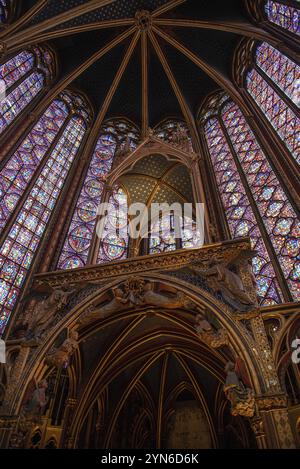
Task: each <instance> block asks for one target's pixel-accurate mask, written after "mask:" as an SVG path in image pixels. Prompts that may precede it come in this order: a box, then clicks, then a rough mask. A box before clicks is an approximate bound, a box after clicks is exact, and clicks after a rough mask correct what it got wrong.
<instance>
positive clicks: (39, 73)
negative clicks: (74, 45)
mask: <svg viewBox="0 0 300 469" xmlns="http://www.w3.org/2000/svg"><path fill="white" fill-rule="evenodd" d="M54 73H55V61H54V58H53V54H52V53H51V52H50V50H48V49H46V48H44V47H43V48H42V47H32V48H30V49H28V50H27V49H26V50H24V51H22V52H20V53H19V54H17V55H15V56H14V57H12V58H11V59H9V60H8V61H6V62H5V63H3V64H2V65H0V80H1V82H0V83H1V90H2V93H1V102H0V134H2V133H3V132H4V130H6V129H7V127H8V126H9V125H10V124H11V123H12V122H13V121H14V119H15V118H16V117H17V116H18V115H19V114H20V113H21V112H22V111H23V110H25V109H26V108H27V107H28V105H29V104H30V103H31V102H32V100H33V99H34V98H35V97H36V96H37V95H39V94H40V93H41V91H42V90H43V88H44V87H45V85H46V83H47V82H49V81H51V80H52V79H53V76H54Z"/></svg>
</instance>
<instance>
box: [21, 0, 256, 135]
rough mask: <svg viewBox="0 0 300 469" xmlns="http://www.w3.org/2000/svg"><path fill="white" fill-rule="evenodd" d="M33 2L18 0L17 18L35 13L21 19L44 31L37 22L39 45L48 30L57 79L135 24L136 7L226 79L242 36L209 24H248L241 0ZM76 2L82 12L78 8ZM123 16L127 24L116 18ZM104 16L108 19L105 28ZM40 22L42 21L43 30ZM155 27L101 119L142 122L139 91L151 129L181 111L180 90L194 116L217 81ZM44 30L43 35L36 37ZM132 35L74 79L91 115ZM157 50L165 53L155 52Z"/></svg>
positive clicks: (131, 60)
mask: <svg viewBox="0 0 300 469" xmlns="http://www.w3.org/2000/svg"><path fill="white" fill-rule="evenodd" d="M38 3H39V2H38V0H24V1H22V2H20V5H19V7H18V8H19V11H18V16H19V17H21V16H22V15H29V13H30V12H31V11H35V14H34V15H33V16H31V17H28V20H27V22H26V23H25V25H22V31H26V29H28V28H29V30H30V28H31V30H33V29H32V28H36V27H37V26H38V27H40V28H41V32H40V33H39V28H38V29H37V30H35V32H34V34H33V38H34V40H35V41H36V42H37V43H40V42H43V41H44V37H45V33H46V36H47V35H48V33H50V36H51V37H50V38H49V37H47V38H46V39H47V41H46V42H48V43H49V44H51V45H52V46H53V47H54V49H55V50H56V51H57V54H58V58H59V64H60V75H59V79H61V78H63V77H64V76H65V75H66V74H68V73H71V72H72V71H73V70H76V69H78V67H79V66H80V65H81V64H82V63H84V62H85V61H86V60H87V59H88V58H89V57H91V55H92V54H94V53H95V52H97V51H98V50H99V49H101V48H102V47H103V46H105V45H106V44H108V43H109V42H110V41H111V40H113V39H114V38H116V37H117V36H118V35H119V34H121V33H122V32H124V31H126V30H127V29H129V28H132V27H133V26H135V25H136V24H137V23H136V20H135V16H136V13H137V12H138V11H141V10H146V11H148V12H149V13H150V15H154V18H155V23H154V26H155V28H159V29H160V30H161V31H163V32H164V33H166V34H167V35H168V36H169V37H171V38H174V39H176V40H177V41H178V42H179V43H180V44H182V45H183V46H184V47H185V48H186V49H187V50H188V51H191V52H192V53H193V54H195V55H196V56H197V57H199V58H201V59H202V60H203V61H204V62H205V63H206V64H207V65H208V66H209V67H213V68H214V69H215V70H216V71H217V72H219V73H220V74H221V75H223V76H224V77H227V78H231V68H232V61H233V56H234V51H235V49H236V47H237V45H238V44H239V41H240V40H241V38H242V36H241V35H239V34H237V33H233V32H227V31H224V30H218V29H216V28H215V27H214V24H215V23H216V22H221V23H222V22H223V23H226V22H231V23H232V22H234V23H239V24H245V23H247V24H249V22H250V19H249V18H248V16H247V12H246V9H245V7H244V2H243V1H242V0H226V1H220V0H185V1H184V0H182V1H176V0H114V1H112V0H110V1H104V0H98V2H97V1H95V0H64V1H58V0H48V2H45V5H44V6H43V8H40V9H39V8H37V5H38ZM90 5H92V6H91V8H88V10H90V11H86V10H84V8H85V7H87V6H88V7H89V6H90ZM78 7H79V8H81V9H82V8H83V10H78ZM78 11H79V12H78ZM49 19H51V23H50V25H49V24H47V20H49ZM57 19H59V21H58V22H57ZM127 19H129V20H131V22H130V21H129V22H128V23H122V21H120V20H127ZM157 20H158V22H157ZM168 20H169V21H168ZM178 20H185V21H189V20H192V21H194V22H195V21H200V22H203V21H204V22H206V23H209V24H211V27H209V28H208V29H206V27H205V29H203V27H199V25H197V24H195V23H193V24H191V23H190V24H185V25H179V24H178ZM176 21H177V24H176ZM45 22H46V23H45ZM103 22H106V25H105V28H103ZM150 22H151V20H150ZM45 24H47V26H46V29H45ZM74 28H77V29H76V30H74ZM137 28H138V27H137ZM155 28H153V18H152V27H150V29H149V28H148V29H147V28H146V30H147V35H146V37H147V42H146V46H145V48H144V49H143V48H142V39H141V37H140V38H139V40H138V42H137V44H136V46H135V49H134V50H133V52H132V54H131V56H130V58H129V61H128V64H127V66H126V68H125V70H124V72H123V74H122V77H121V79H120V82H119V84H118V86H117V88H116V90H115V92H114V94H113V96H112V98H111V100H110V103H109V105H108V110H107V113H106V116H105V118H111V117H116V116H120V115H122V116H124V117H127V118H129V119H131V120H132V121H134V122H135V123H136V124H137V125H139V126H141V125H142V120H143V112H146V111H145V107H144V103H145V97H144V99H143V90H144V93H145V92H146V94H147V101H148V113H147V125H149V126H151V127H153V126H155V125H156V124H157V123H158V122H159V121H161V120H162V119H164V118H167V117H177V118H182V117H184V115H183V111H182V103H181V105H180V104H179V101H180V99H178V92H179V93H180V95H181V97H182V98H183V100H184V101H185V103H186V105H187V106H188V108H189V109H190V111H191V112H192V114H193V115H194V116H196V114H197V111H198V109H199V106H200V105H201V102H202V100H203V99H204V97H205V96H206V95H207V94H208V93H210V92H212V91H214V90H215V89H218V88H219V87H220V86H219V85H218V84H217V83H216V82H215V81H214V80H212V78H210V77H209V76H208V74H207V73H206V72H204V71H203V70H202V69H201V68H199V67H198V66H197V65H195V63H193V62H192V61H191V60H190V58H189V57H187V56H186V55H184V54H183V53H182V52H180V51H179V50H178V49H176V48H175V47H174V45H171V44H170V43H169V42H167V40H166V39H165V38H162V37H161V36H160V35H159V34H158V31H157V30H156V29H155ZM87 29H88V30H87ZM223 29H224V28H223ZM225 29H226V28H225ZM149 31H150V34H148V32H149ZM42 32H43V35H44V36H42V35H41V33H42ZM134 33H135V31H133V33H132V34H131V35H130V36H129V37H128V38H126V39H124V40H123V41H122V42H121V43H120V44H119V45H117V46H116V47H114V48H113V49H112V50H110V51H109V52H108V53H107V54H105V55H104V56H103V57H102V58H101V59H100V60H97V61H96V62H95V63H94V64H92V65H91V66H90V67H89V68H87V69H86V70H85V71H83V72H82V73H81V74H80V76H78V77H77V78H76V79H74V81H73V83H72V85H73V86H75V87H76V88H78V89H80V90H82V91H83V92H85V93H86V94H87V95H88V97H89V98H90V100H91V102H92V104H93V106H94V109H95V112H96V114H97V113H98V112H99V110H100V109H101V107H102V105H103V101H104V99H105V96H106V95H107V93H108V92H109V89H110V86H111V85H112V82H113V80H114V78H115V77H116V74H117V73H118V69H119V67H120V65H121V62H122V60H123V58H124V55H125V54H126V51H127V50H128V48H129V45H130V42H131V40H132V38H133V35H134ZM151 34H153V35H154V37H155V41H153V39H152V38H151ZM158 49H159V50H160V52H161V54H162V55H163V59H162V57H161V56H159V54H158ZM145 50H146V51H147V59H146V71H147V80H146V85H145V83H144V82H143V73H142V53H145ZM162 60H163V61H164V63H162ZM166 67H169V70H170V73H171V76H172V78H170V73H169V75H168V76H167V73H166ZM145 73H146V72H145ZM172 80H173V86H172ZM174 82H176V84H177V90H179V91H178V92H177V96H176V94H175V92H174ZM143 83H144V84H143ZM145 86H146V91H145Z"/></svg>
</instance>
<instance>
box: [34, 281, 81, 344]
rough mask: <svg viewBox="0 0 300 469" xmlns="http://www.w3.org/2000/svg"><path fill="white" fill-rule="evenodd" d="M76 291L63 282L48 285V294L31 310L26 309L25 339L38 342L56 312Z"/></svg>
mask: <svg viewBox="0 0 300 469" xmlns="http://www.w3.org/2000/svg"><path fill="white" fill-rule="evenodd" d="M75 291H76V288H73V289H72V286H70V285H67V284H66V283H63V284H62V285H61V286H60V287H58V288H55V289H53V288H52V287H48V296H47V298H44V299H43V300H40V301H38V302H37V304H36V305H35V307H34V308H33V310H30V311H27V314H26V317H25V323H27V335H26V339H25V340H26V341H33V342H36V343H38V342H39V341H40V339H41V336H42V335H43V333H44V332H45V331H46V330H47V329H48V328H49V326H50V325H51V323H52V322H53V320H54V318H55V316H56V314H57V313H58V312H59V311H60V310H61V309H62V308H63V307H64V306H66V305H67V304H68V301H69V297H70V296H71V295H72V294H73V293H74V292H75Z"/></svg>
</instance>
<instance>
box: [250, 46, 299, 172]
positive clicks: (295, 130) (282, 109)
mask: <svg viewBox="0 0 300 469" xmlns="http://www.w3.org/2000/svg"><path fill="white" fill-rule="evenodd" d="M257 61H258V66H259V68H258V69H256V68H253V69H252V70H250V71H249V72H248V74H247V77H246V87H247V91H248V93H249V94H250V95H251V96H252V98H253V99H254V101H255V102H256V104H257V105H258V106H259V108H260V109H261V110H262V111H263V113H264V114H265V116H266V117H267V119H268V120H269V122H270V123H271V125H272V126H273V127H274V129H275V130H276V132H277V133H278V135H279V137H280V138H281V139H282V140H283V142H284V143H285V145H286V146H287V148H288V149H289V150H290V153H291V154H292V156H293V157H294V159H295V160H296V161H297V162H298V163H300V119H299V117H298V116H297V115H296V113H295V112H294V110H293V109H292V107H291V106H289V105H288V104H287V101H286V100H284V99H283V98H282V97H281V96H280V94H279V93H280V92H279V90H278V91H277V90H276V89H275V86H271V85H270V84H269V83H268V82H267V80H266V79H265V78H264V77H263V73H266V74H267V75H268V76H269V77H270V78H271V79H272V81H273V82H274V83H276V85H278V87H279V88H281V90H282V91H283V92H284V94H285V95H286V96H287V97H288V98H289V99H291V101H293V102H294V103H295V104H296V105H299V86H300V85H299V83H300V74H299V67H298V66H297V65H296V64H295V63H294V62H292V61H291V60H289V59H287V58H286V57H284V56H283V55H282V54H280V53H279V52H278V51H276V50H275V49H273V48H270V46H267V45H265V44H262V46H260V47H259V48H258V52H257ZM258 70H262V72H259V71H258Z"/></svg>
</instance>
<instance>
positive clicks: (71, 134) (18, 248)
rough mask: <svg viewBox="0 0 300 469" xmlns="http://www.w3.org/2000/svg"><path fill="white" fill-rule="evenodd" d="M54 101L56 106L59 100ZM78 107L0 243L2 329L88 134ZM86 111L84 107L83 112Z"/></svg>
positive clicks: (0, 315) (0, 309)
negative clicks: (73, 163) (0, 243)
mask: <svg viewBox="0 0 300 469" xmlns="http://www.w3.org/2000/svg"><path fill="white" fill-rule="evenodd" d="M64 95H65V96H67V99H68V100H69V99H70V96H71V95H67V94H64ZM54 103H55V106H56V105H57V104H58V101H55V102H54ZM50 107H51V106H50ZM58 107H59V109H60V110H62V111H63V112H62V114H60V113H59V119H64V108H63V106H58ZM85 107H86V106H85ZM53 109H54V108H53ZM53 109H52V111H53ZM76 110H77V112H76V113H75V114H74V115H72V114H70V115H69V119H68V121H66V122H65V124H64V128H62V129H61V134H60V135H59V136H57V139H56V142H54V143H53V145H52V150H51V152H50V153H49V156H48V157H47V156H45V158H44V160H43V166H42V168H41V171H40V174H39V175H38V177H37V179H36V181H35V182H34V184H33V186H32V188H31V190H30V191H29V193H28V194H27V196H26V198H25V200H24V201H23V203H22V205H21V206H20V208H19V212H18V214H17V217H16V219H15V221H14V222H13V224H12V226H11V228H10V230H9V232H8V235H7V237H6V239H5V241H4V242H3V243H2V245H1V246H0V332H2V331H3V330H4V328H5V325H6V324H7V321H8V319H9V316H10V314H11V312H12V311H13V309H14V306H15V304H16V301H17V298H18V296H19V294H20V290H21V288H22V286H23V284H24V281H25V279H26V276H27V274H28V271H29V269H30V267H31V265H32V262H33V259H34V255H35V253H36V251H37V249H38V247H39V244H40V241H41V239H42V237H43V235H44V232H45V229H46V227H47V224H48V222H49V220H50V217H51V214H52V212H53V210H54V208H55V205H56V202H57V200H58V198H59V195H60V193H61V190H62V188H63V186H64V183H65V181H66V178H67V176H68V173H69V170H70V168H71V165H72V162H73V160H74V158H75V156H76V154H77V152H78V149H79V147H80V145H81V143H82V140H83V137H84V135H85V132H86V123H85V120H84V118H83V117H82V116H81V115H80V108H76ZM85 112H86V111H85V110H83V113H85ZM59 122H60V121H59ZM41 144H42V142H41Z"/></svg>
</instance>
